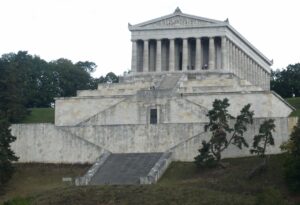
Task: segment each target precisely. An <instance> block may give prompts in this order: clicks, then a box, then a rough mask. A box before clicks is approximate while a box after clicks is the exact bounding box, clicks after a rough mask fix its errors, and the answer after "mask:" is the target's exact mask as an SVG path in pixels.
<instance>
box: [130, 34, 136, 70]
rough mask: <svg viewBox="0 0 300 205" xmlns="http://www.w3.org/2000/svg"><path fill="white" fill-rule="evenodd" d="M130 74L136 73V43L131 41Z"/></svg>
mask: <svg viewBox="0 0 300 205" xmlns="http://www.w3.org/2000/svg"><path fill="white" fill-rule="evenodd" d="M131 72H132V73H136V72H137V42H136V41H135V40H132V54H131Z"/></svg>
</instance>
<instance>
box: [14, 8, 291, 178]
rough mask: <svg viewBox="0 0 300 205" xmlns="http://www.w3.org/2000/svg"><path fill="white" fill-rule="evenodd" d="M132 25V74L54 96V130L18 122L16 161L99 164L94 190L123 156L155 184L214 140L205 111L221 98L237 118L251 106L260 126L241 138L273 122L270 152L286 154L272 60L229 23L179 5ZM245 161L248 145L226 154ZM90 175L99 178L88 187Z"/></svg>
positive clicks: (283, 106)
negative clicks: (178, 162) (169, 169)
mask: <svg viewBox="0 0 300 205" xmlns="http://www.w3.org/2000/svg"><path fill="white" fill-rule="evenodd" d="M128 27H129V30H130V32H131V41H132V65H131V72H130V73H129V74H127V75H124V76H121V77H120V82H119V83H115V84H100V85H99V86H98V89H96V90H81V91H78V92H77V96H75V97H61V98H56V101H55V124H33V125H22V124H21V125H13V127H12V133H13V134H14V135H16V136H17V141H16V142H15V143H14V144H13V148H14V150H15V152H16V153H17V155H18V156H20V160H19V161H21V162H29V161H31V162H32V161H34V162H55V163H57V162H59V163H84V162H91V163H93V162H95V161H96V163H95V165H94V166H93V167H92V169H91V170H90V171H89V172H88V174H87V175H86V176H85V178H84V179H83V184H89V183H106V182H105V180H107V179H108V178H109V176H108V175H109V173H114V172H112V171H109V170H110V169H109V168H107V166H108V164H113V163H106V162H111V161H113V160H117V159H118V160H117V164H120V163H121V162H122V163H126V164H127V165H128V164H129V163H131V162H132V161H134V160H136V161H137V162H139V163H135V164H133V165H132V166H133V167H134V169H141V170H144V169H145V168H146V167H149V170H148V171H149V173H148V172H147V171H145V173H146V172H147V173H148V175H147V173H146V175H147V177H146V178H140V179H139V180H140V181H139V182H140V183H149V182H150V183H152V182H153V181H155V180H157V179H158V178H159V176H161V174H162V173H163V171H164V170H165V168H166V167H167V166H168V164H169V162H170V161H172V160H181V161H193V160H194V157H195V156H196V155H197V154H198V149H199V148H200V146H201V142H202V140H207V139H209V138H210V133H208V132H205V130H204V126H205V124H207V122H208V118H207V116H206V114H207V112H208V110H209V109H211V108H212V103H213V101H214V100H215V99H224V98H228V99H229V102H230V104H231V106H230V108H229V112H230V114H231V115H233V116H236V115H238V114H239V112H240V110H241V109H242V108H243V107H244V106H245V105H246V104H248V103H250V104H251V109H252V110H253V111H254V113H255V115H254V122H253V124H252V125H250V126H249V127H248V130H247V132H246V133H245V134H244V136H245V138H246V140H247V142H248V143H249V145H251V144H252V141H253V137H254V135H256V134H258V133H259V126H260V124H261V123H262V122H263V121H264V120H266V119H270V118H272V119H274V120H275V124H276V131H275V132H274V138H275V146H272V147H269V148H268V152H269V153H278V152H280V149H279V146H280V145H281V144H282V142H284V141H286V140H287V139H288V135H289V130H290V128H291V127H292V123H293V120H292V119H291V118H289V115H290V113H291V112H292V110H293V109H294V108H293V107H291V106H290V105H289V104H288V103H287V102H286V101H285V100H284V99H282V98H281V97H280V96H279V95H277V94H276V93H274V92H273V91H270V71H271V69H270V66H271V65H272V61H270V60H269V59H268V58H267V57H265V56H264V55H263V54H262V53H261V52H260V51H259V50H258V49H257V48H255V47H254V46H253V45H252V44H251V43H250V42H249V41H247V40H246V39H245V38H244V37H243V36H242V35H241V34H240V33H238V32H237V31H236V30H235V29H234V28H233V27H232V26H231V25H230V24H229V21H228V20H225V21H217V20H212V19H207V18H203V17H198V16H193V15H189V14H185V13H182V12H181V11H180V9H179V8H177V9H176V10H175V12H173V13H172V14H170V15H166V16H162V17H159V18H156V19H153V20H150V21H146V22H143V23H139V24H136V25H131V24H129V25H128ZM129 153H130V154H129ZM137 153H138V154H137ZM126 154H127V155H126ZM247 155H250V153H249V150H248V149H242V150H240V149H238V148H237V147H234V146H232V147H230V148H229V149H228V150H226V151H225V152H224V153H223V155H222V156H223V157H240V156H247ZM99 156H100V157H99ZM126 156H127V158H126ZM122 157H123V158H122ZM124 157H125V158H126V159H127V160H129V161H126V159H125V158H124ZM135 157H136V158H135ZM133 159H134V160H133ZM146 162H147V163H146ZM148 162H149V163H148ZM150 162H151V163H152V164H151V163H150ZM103 163H104V164H103ZM127 165H126V166H127ZM101 166H102V168H99V167H101ZM103 166H104V167H103ZM138 167H139V168H138ZM99 170H102V171H101V173H102V174H101V173H100V171H99ZM105 170H106V171H105ZM116 170H122V169H121V168H120V169H119V168H114V171H116ZM145 170H147V169H145ZM89 173H92V174H91V175H92V176H90V175H89ZM95 173H96V178H95V177H94V178H93V176H94V174H95ZM97 173H98V174H97ZM99 173H100V174H99ZM103 173H106V174H107V175H105V174H103ZM119 174H121V175H122V173H119ZM116 175H117V174H116ZM101 177H102V178H101ZM143 177H145V176H143ZM92 178H93V179H94V182H91V181H89V180H91V179H92ZM111 178H112V179H115V178H116V177H114V176H111ZM121 178H122V177H121ZM96 179H97V180H96ZM101 180H102V181H101ZM103 180H104V181H103ZM149 180H150V181H149ZM92 181H93V180H92ZM116 183H119V182H116Z"/></svg>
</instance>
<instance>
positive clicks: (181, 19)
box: [128, 7, 227, 31]
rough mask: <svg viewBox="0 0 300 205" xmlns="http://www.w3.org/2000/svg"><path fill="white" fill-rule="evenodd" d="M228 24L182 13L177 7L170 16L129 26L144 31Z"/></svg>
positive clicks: (130, 28)
mask: <svg viewBox="0 0 300 205" xmlns="http://www.w3.org/2000/svg"><path fill="white" fill-rule="evenodd" d="M226 24H227V22H224V21H217V20H213V19H208V18H203V17H199V16H194V15H190V14H185V13H182V12H181V10H180V9H179V8H178V7H177V8H176V10H175V11H174V12H173V13H172V14H169V15H166V16H162V17H159V18H156V19H152V20H150V21H146V22H143V23H139V24H136V25H131V24H128V28H129V30H130V31H133V30H143V29H157V28H172V27H174V26H176V28H181V27H182V28H187V27H202V26H205V27H207V26H223V25H226Z"/></svg>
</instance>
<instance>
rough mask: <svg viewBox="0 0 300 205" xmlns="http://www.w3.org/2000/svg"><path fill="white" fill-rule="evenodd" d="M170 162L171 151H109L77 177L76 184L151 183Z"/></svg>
mask: <svg viewBox="0 0 300 205" xmlns="http://www.w3.org/2000/svg"><path fill="white" fill-rule="evenodd" d="M170 163H171V153H160V152H159V153H122V154H114V153H110V154H109V155H107V156H105V157H102V158H101V157H100V162H99V161H98V162H96V163H95V164H97V166H95V165H94V166H93V167H92V168H91V169H90V170H89V171H88V172H87V174H86V175H85V176H83V177H80V179H77V180H76V181H77V183H76V184H77V185H101V184H152V183H155V182H156V181H157V180H158V179H159V177H160V176H161V175H162V174H163V172H164V171H165V170H166V169H167V167H168V165H169V164H170ZM91 173H92V174H91Z"/></svg>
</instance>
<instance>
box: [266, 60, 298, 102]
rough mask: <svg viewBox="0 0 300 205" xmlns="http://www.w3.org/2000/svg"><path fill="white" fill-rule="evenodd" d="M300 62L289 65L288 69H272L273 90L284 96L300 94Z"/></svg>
mask: <svg viewBox="0 0 300 205" xmlns="http://www.w3.org/2000/svg"><path fill="white" fill-rule="evenodd" d="M299 79H300V63H297V64H294V65H288V66H287V68H286V69H283V70H276V71H272V73H271V90H274V91H275V92H276V93H278V94H279V95H281V96H282V97H284V98H289V97H293V94H294V95H295V96H296V97H299V96H300V81H299Z"/></svg>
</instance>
